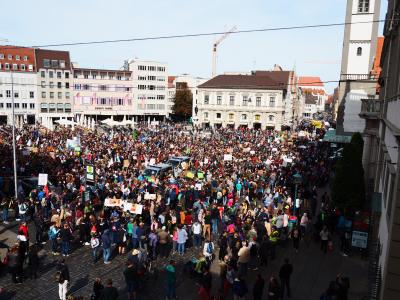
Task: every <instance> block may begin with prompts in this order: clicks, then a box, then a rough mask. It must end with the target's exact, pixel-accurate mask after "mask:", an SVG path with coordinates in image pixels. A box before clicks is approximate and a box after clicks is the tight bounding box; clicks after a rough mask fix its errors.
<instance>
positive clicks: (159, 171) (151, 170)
mask: <svg viewBox="0 0 400 300" xmlns="http://www.w3.org/2000/svg"><path fill="white" fill-rule="evenodd" d="M171 170H172V166H171V165H170V164H157V165H149V166H147V167H146V169H145V170H144V176H145V177H151V176H155V177H164V176H165V175H167V174H168V172H169V171H171Z"/></svg>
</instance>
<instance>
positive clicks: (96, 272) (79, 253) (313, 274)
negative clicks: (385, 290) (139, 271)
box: [0, 225, 367, 300]
mask: <svg viewBox="0 0 400 300" xmlns="http://www.w3.org/2000/svg"><path fill="white" fill-rule="evenodd" d="M15 230H16V226H14V227H12V228H11V229H9V230H6V229H4V227H3V226H2V225H1V226H0V232H1V235H0V240H1V241H3V242H6V243H7V242H8V243H9V242H11V241H12V240H13V238H14V237H15V233H14V231H15ZM48 246H49V245H46V246H45V249H44V250H42V251H41V252H40V254H41V255H43V257H42V266H41V268H40V272H39V273H40V277H39V278H38V279H37V280H26V281H25V282H24V284H22V285H14V284H12V283H11V279H10V276H9V274H2V276H1V278H0V286H2V287H5V288H6V290H7V293H6V295H5V296H4V297H3V298H1V299H16V300H19V299H21V300H23V299H24V300H26V299H57V297H58V285H57V283H56V282H55V280H54V274H55V264H56V263H57V260H58V259H59V257H54V256H52V255H47V249H48ZM89 248H90V247H89V246H86V247H82V248H79V249H77V250H76V251H74V252H73V254H72V255H71V256H70V257H68V258H67V259H66V262H67V265H68V266H69V268H70V274H71V277H72V280H71V285H70V291H71V293H72V294H73V295H76V296H85V297H86V298H85V299H88V297H89V296H90V294H91V291H92V286H93V281H94V279H95V278H96V277H100V278H102V279H103V280H105V279H107V278H112V279H113V281H114V285H115V286H116V287H117V288H118V289H119V291H120V299H126V292H125V285H124V280H123V275H122V270H123V268H124V263H125V261H126V257H127V255H126V254H125V255H123V256H117V257H115V258H114V259H113V261H112V263H111V264H110V265H104V264H103V263H102V261H99V262H97V263H96V264H93V263H92V262H91V251H90V249H89ZM337 248H338V242H336V243H335V248H334V251H333V252H332V253H328V254H324V253H323V252H322V251H320V249H319V244H318V243H316V242H314V241H310V242H305V241H301V244H300V251H299V253H297V254H296V253H295V251H294V250H293V248H292V244H291V241H288V242H287V244H286V245H285V246H278V248H277V256H276V259H275V260H274V261H270V262H269V265H268V267H267V268H261V269H259V270H257V271H254V270H253V268H254V266H256V265H257V262H254V261H253V262H252V263H251V264H250V268H249V272H248V276H247V278H246V282H247V283H248V284H249V286H248V288H249V290H250V291H251V289H252V283H253V282H254V278H255V276H256V275H257V273H259V272H260V273H261V274H262V276H263V277H264V278H265V279H267V278H269V277H270V276H271V275H273V274H275V275H277V274H278V273H279V268H280V266H281V265H282V263H283V259H284V258H285V257H287V258H289V259H290V261H291V262H292V263H293V266H294V272H293V276H292V280H291V285H292V286H291V287H292V298H291V299H295V300H297V299H298V300H303V299H319V296H320V294H321V293H322V292H323V291H324V290H325V289H326V287H327V286H328V284H329V282H330V281H331V280H333V279H334V278H335V276H336V274H337V273H339V272H342V273H344V274H345V275H346V276H348V277H349V278H350V285H351V288H350V293H349V299H354V300H360V299H365V298H364V297H365V296H366V293H367V262H366V261H365V260H362V259H361V258H360V257H359V256H358V255H354V256H352V257H343V256H342V255H341V254H340V253H339V251H338V249H337ZM196 254H197V252H195V251H194V249H189V250H188V252H187V253H186V254H185V255H184V256H179V255H174V256H173V258H174V259H175V260H176V261H177V262H178V266H177V278H178V287H177V294H178V297H179V298H180V299H198V296H197V287H196V284H195V282H194V280H193V279H191V278H189V277H188V276H187V275H186V274H184V273H183V265H184V263H185V262H187V261H188V260H190V259H191V258H193V257H195V256H196ZM166 263H167V261H166V260H157V263H156V264H155V265H156V267H157V268H158V269H160V270H162V268H163V267H164V266H165V264H166ZM211 272H212V274H213V293H214V294H215V292H216V291H217V289H218V287H219V276H218V274H219V269H218V261H214V263H213V265H212V267H211ZM164 283H165V274H164V272H162V271H160V272H159V274H158V275H157V276H155V275H153V276H149V278H147V279H146V281H145V284H144V286H143V288H142V290H141V291H140V293H139V296H138V299H164V295H165V292H164ZM264 292H265V293H266V290H265V291H264ZM247 299H251V293H249V294H248V297H247Z"/></svg>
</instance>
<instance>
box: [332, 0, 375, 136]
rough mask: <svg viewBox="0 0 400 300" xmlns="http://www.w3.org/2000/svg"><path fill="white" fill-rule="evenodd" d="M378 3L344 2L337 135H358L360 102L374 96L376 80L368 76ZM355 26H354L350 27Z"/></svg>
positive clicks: (365, 0)
mask: <svg viewBox="0 0 400 300" xmlns="http://www.w3.org/2000/svg"><path fill="white" fill-rule="evenodd" d="M380 2H381V1H380V0H348V1H347V11H346V24H347V25H346V26H345V29H344V38H343V51H342V65H341V73H340V79H341V81H340V84H339V101H338V103H337V104H336V107H335V114H336V121H337V131H338V133H340V134H351V133H354V132H362V131H363V129H364V127H365V120H363V119H362V118H360V117H359V115H358V114H359V113H360V111H361V99H364V98H371V97H374V96H375V87H376V81H377V78H375V77H376V76H375V75H371V74H370V71H371V70H372V69H373V61H374V56H375V54H376V48H377V36H378V28H379V22H372V21H373V20H379V16H380ZM354 23H356V24H354Z"/></svg>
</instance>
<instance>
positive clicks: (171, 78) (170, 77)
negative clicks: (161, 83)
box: [168, 76, 176, 88]
mask: <svg viewBox="0 0 400 300" xmlns="http://www.w3.org/2000/svg"><path fill="white" fill-rule="evenodd" d="M175 78H176V76H168V88H173V87H174V80H175Z"/></svg>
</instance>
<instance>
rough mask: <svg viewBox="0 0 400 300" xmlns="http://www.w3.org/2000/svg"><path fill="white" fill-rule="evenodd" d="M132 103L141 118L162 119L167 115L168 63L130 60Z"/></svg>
mask: <svg viewBox="0 0 400 300" xmlns="http://www.w3.org/2000/svg"><path fill="white" fill-rule="evenodd" d="M129 70H130V71H131V72H132V83H133V105H134V106H135V110H136V115H138V116H139V117H140V118H143V119H141V120H145V119H147V118H151V119H157V120H163V119H164V118H165V117H167V116H168V115H169V107H168V65H167V64H166V63H162V62H156V61H146V60H137V59H134V60H130V61H129Z"/></svg>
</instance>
